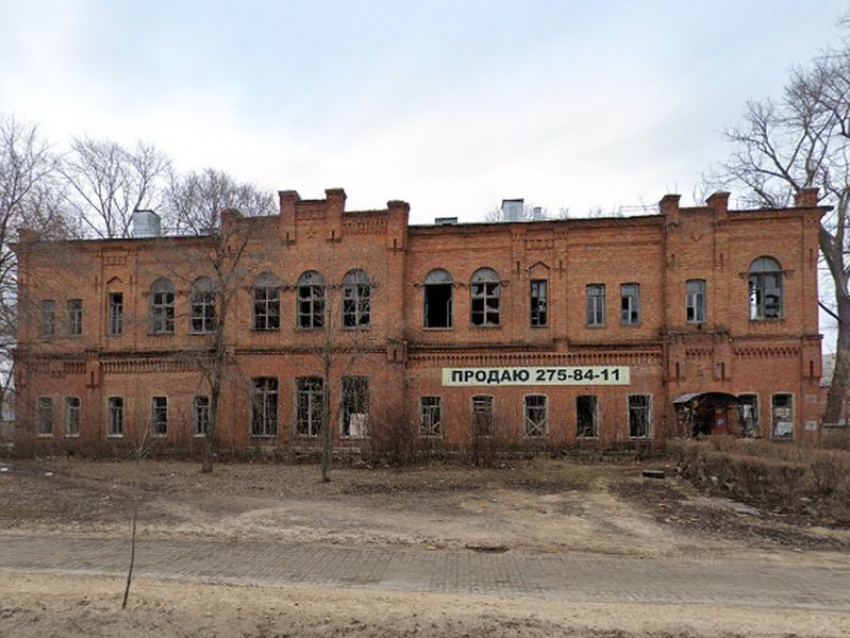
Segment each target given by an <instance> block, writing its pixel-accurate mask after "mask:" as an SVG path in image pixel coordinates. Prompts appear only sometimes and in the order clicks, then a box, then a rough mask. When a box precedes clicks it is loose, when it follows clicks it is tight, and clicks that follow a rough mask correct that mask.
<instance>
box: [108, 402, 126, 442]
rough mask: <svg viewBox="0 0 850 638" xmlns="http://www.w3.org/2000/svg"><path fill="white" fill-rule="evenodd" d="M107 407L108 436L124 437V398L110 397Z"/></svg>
mask: <svg viewBox="0 0 850 638" xmlns="http://www.w3.org/2000/svg"><path fill="white" fill-rule="evenodd" d="M106 406H107V407H106V410H107V414H106V428H107V430H106V434H107V436H111V437H121V436H124V397H109V398H108V399H107V400H106Z"/></svg>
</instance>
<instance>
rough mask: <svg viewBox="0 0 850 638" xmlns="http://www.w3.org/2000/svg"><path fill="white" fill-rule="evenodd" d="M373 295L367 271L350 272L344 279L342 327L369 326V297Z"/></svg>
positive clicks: (357, 269)
mask: <svg viewBox="0 0 850 638" xmlns="http://www.w3.org/2000/svg"><path fill="white" fill-rule="evenodd" d="M371 293H372V289H371V286H370V284H369V275H368V274H366V271H365V270H360V269H359V268H356V269H354V270H349V271H348V272H347V273H346V275H345V277H343V278H342V325H344V326H345V327H346V328H361V327H364V326H368V325H369V297H370V295H371Z"/></svg>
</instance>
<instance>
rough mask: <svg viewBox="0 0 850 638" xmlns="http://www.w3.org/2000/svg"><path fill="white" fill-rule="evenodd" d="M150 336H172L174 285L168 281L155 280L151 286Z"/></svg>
mask: <svg viewBox="0 0 850 638" xmlns="http://www.w3.org/2000/svg"><path fill="white" fill-rule="evenodd" d="M150 321H151V334H154V335H170V334H174V284H172V283H171V281H170V280H168V279H164V278H163V279H157V280H156V281H155V282H154V283H153V286H151V301H150Z"/></svg>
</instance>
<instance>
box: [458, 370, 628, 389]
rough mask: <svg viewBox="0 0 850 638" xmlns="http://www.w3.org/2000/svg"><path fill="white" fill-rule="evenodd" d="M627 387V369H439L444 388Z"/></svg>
mask: <svg viewBox="0 0 850 638" xmlns="http://www.w3.org/2000/svg"><path fill="white" fill-rule="evenodd" d="M628 384H629V368H628V367H627V366H581V367H552V368H548V367H547V368H537V367H533V368H524V367H523V368H519V367H511V368H443V385H444V386H470V385H628Z"/></svg>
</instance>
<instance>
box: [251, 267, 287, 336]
mask: <svg viewBox="0 0 850 638" xmlns="http://www.w3.org/2000/svg"><path fill="white" fill-rule="evenodd" d="M280 288H281V282H280V279H278V278H277V277H275V276H274V275H273V274H272V273H270V272H264V273H261V274H260V275H259V276H258V277H257V278H256V279H255V280H254V289H253V290H254V330H280Z"/></svg>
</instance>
